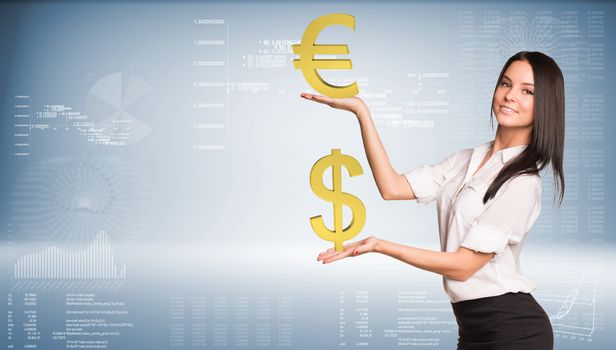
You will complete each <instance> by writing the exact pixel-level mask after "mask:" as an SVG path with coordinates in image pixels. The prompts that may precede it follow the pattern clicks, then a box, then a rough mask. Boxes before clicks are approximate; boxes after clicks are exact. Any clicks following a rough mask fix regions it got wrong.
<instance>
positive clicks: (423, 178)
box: [404, 150, 464, 206]
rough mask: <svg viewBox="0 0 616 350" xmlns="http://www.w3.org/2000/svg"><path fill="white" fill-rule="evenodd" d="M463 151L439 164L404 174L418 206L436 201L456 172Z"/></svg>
mask: <svg viewBox="0 0 616 350" xmlns="http://www.w3.org/2000/svg"><path fill="white" fill-rule="evenodd" d="M463 151H464V150H462V151H459V152H456V153H453V154H451V155H449V156H448V157H446V158H445V159H444V160H442V161H440V162H439V163H436V164H433V165H423V166H420V167H418V168H415V169H413V170H411V171H409V172H408V173H405V174H404V176H405V177H406V180H407V181H408V183H409V184H410V186H411V188H412V189H413V193H415V197H416V198H417V203H418V204H420V205H422V206H425V205H427V204H428V203H430V202H431V201H433V200H434V199H436V196H437V195H438V192H439V190H440V189H441V187H443V185H444V184H445V182H447V179H448V177H449V175H450V174H451V173H452V170H454V168H455V166H456V162H457V160H458V159H457V158H458V156H459V154H460V153H462V152H463Z"/></svg>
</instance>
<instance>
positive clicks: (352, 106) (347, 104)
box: [300, 92, 368, 115]
mask: <svg viewBox="0 0 616 350" xmlns="http://www.w3.org/2000/svg"><path fill="white" fill-rule="evenodd" d="M300 96H301V97H303V98H305V99H307V100H311V101H315V102H319V103H322V104H325V105H328V106H330V107H332V108H336V109H342V110H345V111H349V112H352V113H355V114H356V115H357V113H359V112H361V111H362V110H368V106H367V105H366V103H365V102H364V101H363V100H362V99H361V98H359V97H348V98H332V97H327V96H322V95H314V94H309V93H306V92H304V93H302V94H301V95H300Z"/></svg>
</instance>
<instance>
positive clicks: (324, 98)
mask: <svg viewBox="0 0 616 350" xmlns="http://www.w3.org/2000/svg"><path fill="white" fill-rule="evenodd" d="M300 96H302V97H303V98H305V99H307V100H312V101H316V102H320V103H324V104H327V105H331V104H332V103H333V102H334V100H333V99H332V98H330V97H327V96H323V95H315V94H309V93H307V92H304V93H302V94H301V95H300Z"/></svg>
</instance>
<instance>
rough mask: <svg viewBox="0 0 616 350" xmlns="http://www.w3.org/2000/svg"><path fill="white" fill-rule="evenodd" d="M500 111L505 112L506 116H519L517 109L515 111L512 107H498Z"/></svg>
mask: <svg viewBox="0 0 616 350" xmlns="http://www.w3.org/2000/svg"><path fill="white" fill-rule="evenodd" d="M498 109H499V110H500V111H501V112H503V113H505V114H509V115H512V114H517V113H518V111H516V110H515V109H513V108H511V107H507V106H503V105H501V106H500V107H498Z"/></svg>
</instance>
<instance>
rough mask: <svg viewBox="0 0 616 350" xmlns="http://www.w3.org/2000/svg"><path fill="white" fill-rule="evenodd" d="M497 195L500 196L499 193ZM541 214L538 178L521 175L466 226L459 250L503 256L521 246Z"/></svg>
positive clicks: (510, 182)
mask: <svg viewBox="0 0 616 350" xmlns="http://www.w3.org/2000/svg"><path fill="white" fill-rule="evenodd" d="M499 192H500V193H499ZM540 212H541V178H540V177H539V176H537V175H521V176H518V177H515V178H513V179H511V180H509V181H507V182H506V183H505V184H504V185H503V186H502V187H501V188H500V190H499V191H498V192H497V193H496V196H495V197H494V198H492V199H491V200H489V201H488V202H487V203H486V206H485V209H484V210H483V211H481V212H480V213H479V214H478V215H477V216H476V217H475V218H474V219H473V220H472V221H471V222H470V224H469V225H468V227H467V230H466V233H465V234H464V238H463V240H462V243H460V246H461V247H465V248H468V249H472V250H474V251H478V252H483V253H492V252H493V253H496V254H502V253H503V251H504V249H505V247H506V246H507V245H508V244H516V243H519V242H521V241H522V240H523V239H524V238H525V236H526V234H527V233H528V231H530V229H531V227H532V226H533V224H534V223H535V221H536V220H537V217H538V216H539V213H540Z"/></svg>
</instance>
